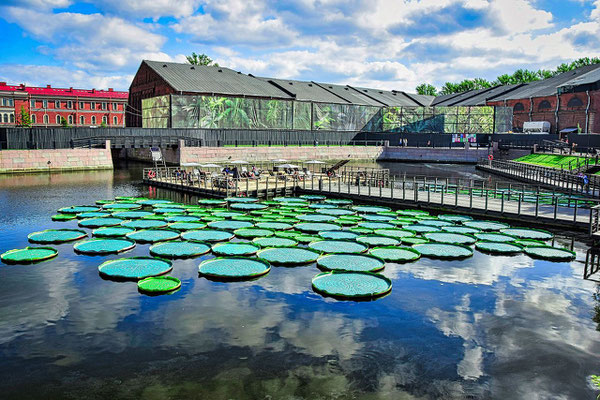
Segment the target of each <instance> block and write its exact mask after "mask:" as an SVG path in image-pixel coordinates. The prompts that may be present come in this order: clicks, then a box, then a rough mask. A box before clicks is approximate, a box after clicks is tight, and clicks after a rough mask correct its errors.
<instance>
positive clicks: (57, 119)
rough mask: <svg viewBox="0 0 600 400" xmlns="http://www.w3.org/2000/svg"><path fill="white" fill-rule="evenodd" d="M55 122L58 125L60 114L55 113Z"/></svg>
mask: <svg viewBox="0 0 600 400" xmlns="http://www.w3.org/2000/svg"><path fill="white" fill-rule="evenodd" d="M56 124H57V125H60V115H57V116H56Z"/></svg>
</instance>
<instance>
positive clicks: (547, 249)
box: [523, 246, 575, 261]
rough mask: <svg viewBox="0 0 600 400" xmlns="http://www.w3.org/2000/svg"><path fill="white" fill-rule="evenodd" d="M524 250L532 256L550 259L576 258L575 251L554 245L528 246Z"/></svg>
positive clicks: (564, 259) (566, 259)
mask: <svg viewBox="0 0 600 400" xmlns="http://www.w3.org/2000/svg"><path fill="white" fill-rule="evenodd" d="M523 251H524V252H525V254H527V255H529V256H530V257H532V258H541V259H544V260H550V261H571V260H574V259H575V252H574V251H570V250H567V249H560V248H557V247H552V246H526V247H525V248H524V249H523Z"/></svg>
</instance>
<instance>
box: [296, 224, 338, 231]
mask: <svg viewBox="0 0 600 400" xmlns="http://www.w3.org/2000/svg"><path fill="white" fill-rule="evenodd" d="M295 228H296V229H297V230H299V231H301V232H307V233H317V232H321V231H341V230H342V227H341V226H340V225H337V224H330V223H326V222H303V223H299V224H297V225H296V226H295Z"/></svg>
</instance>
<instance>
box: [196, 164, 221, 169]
mask: <svg viewBox="0 0 600 400" xmlns="http://www.w3.org/2000/svg"><path fill="white" fill-rule="evenodd" d="M200 166H201V167H202V168H221V166H220V165H219V164H200Z"/></svg>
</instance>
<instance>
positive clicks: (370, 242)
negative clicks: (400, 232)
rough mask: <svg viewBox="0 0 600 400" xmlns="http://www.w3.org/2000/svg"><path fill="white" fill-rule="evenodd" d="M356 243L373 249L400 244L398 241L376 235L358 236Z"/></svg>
mask: <svg viewBox="0 0 600 400" xmlns="http://www.w3.org/2000/svg"><path fill="white" fill-rule="evenodd" d="M356 241H357V242H358V243H362V244H364V245H365V246H369V247H374V246H397V245H399V244H400V241H399V240H397V239H394V238H391V237H387V236H377V235H365V236H359V237H357V238H356Z"/></svg>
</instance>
